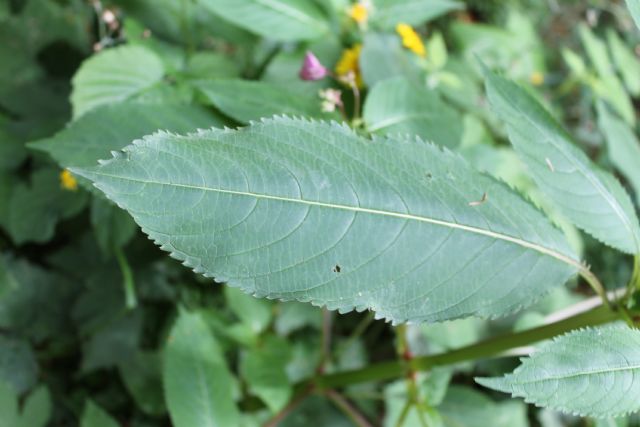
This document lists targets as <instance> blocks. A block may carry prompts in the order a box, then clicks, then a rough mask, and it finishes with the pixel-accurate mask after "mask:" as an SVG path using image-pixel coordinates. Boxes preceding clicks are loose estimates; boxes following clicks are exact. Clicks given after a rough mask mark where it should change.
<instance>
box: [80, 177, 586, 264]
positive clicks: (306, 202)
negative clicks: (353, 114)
mask: <svg viewBox="0 0 640 427" xmlns="http://www.w3.org/2000/svg"><path fill="white" fill-rule="evenodd" d="M70 171H71V172H74V173H77V174H78V175H81V176H84V177H85V178H87V179H91V178H90V176H91V175H94V176H103V177H107V178H114V179H120V180H125V181H131V182H137V183H141V184H150V185H163V186H169V187H178V188H186V189H190V190H201V191H211V192H215V193H221V194H231V195H235V196H245V197H252V198H256V199H265V200H275V201H281V202H288V203H297V204H303V205H308V206H317V207H323V208H328V209H339V210H344V211H350V212H360V213H368V214H372V215H382V216H387V217H393V218H400V219H405V220H414V221H419V222H424V223H429V224H434V225H439V226H443V227H448V228H453V229H458V230H462V231H467V232H470V233H475V234H479V235H483V236H487V237H491V238H494V239H498V240H503V241H506V242H510V243H513V244H516V245H519V246H522V247H525V248H528V249H532V250H534V251H537V252H540V253H542V254H544V255H547V256H550V257H552V258H555V259H557V260H559V261H561V262H563V263H565V264H568V265H571V266H572V267H574V268H576V269H577V270H578V271H582V270H583V269H584V266H583V265H582V264H581V263H580V262H579V261H577V260H575V259H573V258H571V257H569V256H567V255H565V254H563V253H560V252H558V251H556V250H553V249H550V248H547V247H545V246H542V245H539V244H536V243H532V242H528V241H526V240H523V239H520V238H517V237H513V236H509V235H507V234H502V233H498V232H495V231H491V230H484V229H482V228H477V227H473V226H469V225H464V224H458V223H455V222H449V221H443V220H439V219H434V218H429V217H424V216H419V215H413V214H409V213H401V212H393V211H383V210H379V209H371V208H364V207H360V206H349V205H341V204H334V203H326V202H319V201H313V200H305V199H295V198H291V197H283V196H273V195H269V194H262V193H253V192H248V191H238V190H225V189H222V188H213V187H203V186H198V185H191V184H178V183H170V182H159V181H147V180H142V179H136V178H130V177H123V176H118V175H112V174H106V173H103V172H98V171H95V170H85V169H82V168H70ZM96 186H97V187H98V188H99V187H100V185H99V184H97V185H96ZM102 191H104V190H102ZM105 193H107V194H108V192H106V191H105Z"/></svg>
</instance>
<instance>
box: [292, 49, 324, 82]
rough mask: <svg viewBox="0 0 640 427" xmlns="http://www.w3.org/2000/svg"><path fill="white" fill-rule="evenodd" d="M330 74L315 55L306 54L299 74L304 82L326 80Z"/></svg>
mask: <svg viewBox="0 0 640 427" xmlns="http://www.w3.org/2000/svg"><path fill="white" fill-rule="evenodd" d="M328 73H329V71H328V70H327V69H326V68H325V67H324V65H322V64H321V63H320V60H319V59H318V58H317V57H316V56H315V55H314V54H313V53H311V52H307V53H306V55H305V56H304V62H303V63H302V68H300V74H299V76H300V78H301V79H302V80H321V79H324V78H325V77H326V76H327V74H328Z"/></svg>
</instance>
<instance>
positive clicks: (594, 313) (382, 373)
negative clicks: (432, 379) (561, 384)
mask: <svg viewBox="0 0 640 427" xmlns="http://www.w3.org/2000/svg"><path fill="white" fill-rule="evenodd" d="M620 319H621V315H620V313H619V312H618V311H613V310H611V309H609V308H608V307H607V306H604V305H601V306H598V307H596V308H593V309H591V310H589V311H586V312H583V313H579V314H577V315H575V316H572V317H569V318H567V319H563V320H560V321H558V322H555V323H551V324H548V325H544V326H540V327H537V328H533V329H529V330H526V331H522V332H518V333H513V334H505V335H499V336H496V337H493V338H490V339H487V340H485V341H481V342H479V343H476V344H472V345H469V346H466V347H462V348H460V349H457V350H452V351H449V352H446V353H441V354H435V355H429V356H421V357H416V358H413V359H412V360H411V361H409V362H405V361H398V360H393V361H389V362H382V363H377V364H373V365H369V366H367V367H365V368H362V369H355V370H351V371H345V372H338V373H334V374H328V375H319V376H317V377H315V378H312V379H309V380H307V381H306V383H303V385H302V386H303V387H304V386H306V385H304V384H308V383H309V382H310V383H312V384H314V385H315V386H316V387H317V388H319V389H331V388H338V387H344V386H346V385H350V384H356V383H362V382H369V381H382V380H390V379H393V378H398V377H401V376H403V375H405V374H406V370H407V367H409V368H410V369H412V370H415V371H427V370H430V369H432V368H434V367H436V366H445V365H454V364H457V363H461V362H467V361H470V360H476V359H485V358H489V357H493V356H496V355H499V354H501V353H504V352H505V351H507V350H510V349H513V348H517V347H523V346H527V345H530V344H533V343H536V342H538V341H543V340H546V339H549V338H552V337H554V336H556V335H560V334H563V333H565V332H569V331H571V330H573V329H577V328H581V327H586V326H597V325H602V324H605V323H609V322H613V321H615V320H620Z"/></svg>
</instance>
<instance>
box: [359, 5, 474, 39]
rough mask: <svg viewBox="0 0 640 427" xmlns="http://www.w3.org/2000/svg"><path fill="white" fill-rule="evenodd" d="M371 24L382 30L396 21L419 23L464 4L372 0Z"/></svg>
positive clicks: (393, 27)
mask: <svg viewBox="0 0 640 427" xmlns="http://www.w3.org/2000/svg"><path fill="white" fill-rule="evenodd" d="M373 5H374V7H375V9H374V14H373V16H372V18H371V20H372V23H373V25H377V26H379V27H381V28H382V29H383V30H391V31H392V30H394V29H395V27H396V25H397V24H398V23H401V22H402V23H406V24H409V25H420V24H423V23H424V22H426V21H430V20H432V19H435V18H437V17H439V16H441V15H444V14H445V13H448V12H451V11H453V10H458V9H462V8H463V7H464V4H463V3H461V2H459V1H454V0H374V1H373Z"/></svg>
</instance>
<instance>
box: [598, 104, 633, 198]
mask: <svg viewBox="0 0 640 427" xmlns="http://www.w3.org/2000/svg"><path fill="white" fill-rule="evenodd" d="M598 126H599V127H600V130H601V131H602V133H603V134H604V137H605V140H606V141H607V148H608V150H609V157H611V161H612V162H613V164H614V165H615V166H616V168H618V170H619V171H620V172H622V174H623V175H624V176H625V177H626V178H627V180H629V183H630V184H631V186H632V187H633V189H634V190H635V192H636V197H639V198H640V142H638V138H637V137H636V136H635V134H634V133H633V130H632V129H631V128H630V127H629V125H628V124H626V123H625V122H624V121H623V120H621V119H619V118H618V117H616V116H615V115H614V114H613V113H611V112H610V111H609V110H608V109H607V107H606V106H604V105H603V104H598Z"/></svg>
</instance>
